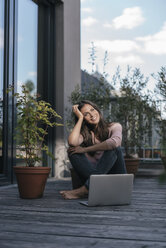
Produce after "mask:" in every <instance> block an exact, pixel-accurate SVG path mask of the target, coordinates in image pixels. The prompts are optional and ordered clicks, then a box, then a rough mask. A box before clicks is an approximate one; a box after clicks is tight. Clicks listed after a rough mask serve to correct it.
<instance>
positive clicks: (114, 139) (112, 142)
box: [68, 123, 122, 154]
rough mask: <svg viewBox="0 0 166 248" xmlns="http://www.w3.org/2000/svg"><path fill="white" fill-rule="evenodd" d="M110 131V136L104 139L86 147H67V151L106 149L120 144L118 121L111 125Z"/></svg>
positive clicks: (81, 151) (84, 151) (120, 131)
mask: <svg viewBox="0 0 166 248" xmlns="http://www.w3.org/2000/svg"><path fill="white" fill-rule="evenodd" d="M111 132H112V135H111V137H110V138H108V139H107V140H106V141H103V142H101V143H98V144H95V145H92V146H88V147H80V146H77V147H73V148H69V150H68V152H69V153H71V154H74V153H86V152H96V151H106V150H112V149H114V148H116V147H118V146H121V141H122V126H121V125H120V124H119V123H115V124H113V126H112V127H111Z"/></svg>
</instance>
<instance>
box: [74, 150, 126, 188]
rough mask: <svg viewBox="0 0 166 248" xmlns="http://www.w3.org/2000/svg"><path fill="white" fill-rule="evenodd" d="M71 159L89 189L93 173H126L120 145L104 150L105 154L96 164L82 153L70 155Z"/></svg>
mask: <svg viewBox="0 0 166 248" xmlns="http://www.w3.org/2000/svg"><path fill="white" fill-rule="evenodd" d="M69 159H70V162H71V164H72V166H73V168H74V169H75V171H76V172H77V174H78V175H79V177H80V179H81V181H82V183H83V184H84V185H85V186H86V188H87V189H88V188H89V178H90V176H91V175H97V174H125V173H126V166H125V162H124V157H123V153H122V150H121V148H120V147H118V148H115V149H113V150H108V151H104V154H103V156H102V157H101V159H100V160H99V162H98V163H97V165H96V166H94V165H93V164H92V163H91V162H90V161H89V160H88V159H87V157H86V156H85V154H82V153H81V154H80V153H79V154H78V153H75V154H73V155H69Z"/></svg>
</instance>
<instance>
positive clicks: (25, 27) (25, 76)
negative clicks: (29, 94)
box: [17, 0, 38, 92]
mask: <svg viewBox="0 0 166 248" xmlns="http://www.w3.org/2000/svg"><path fill="white" fill-rule="evenodd" d="M37 20H38V6H37V4H35V3H34V2H33V1H31V0H19V1H18V64H17V79H18V80H17V92H20V90H21V89H20V86H21V84H23V83H25V82H27V81H29V80H30V81H32V82H33V83H34V86H35V89H36V88H37V26H38V21H37Z"/></svg>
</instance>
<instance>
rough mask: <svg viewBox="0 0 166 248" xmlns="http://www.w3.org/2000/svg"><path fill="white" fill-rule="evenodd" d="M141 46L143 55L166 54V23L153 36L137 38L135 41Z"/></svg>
mask: <svg viewBox="0 0 166 248" xmlns="http://www.w3.org/2000/svg"><path fill="white" fill-rule="evenodd" d="M135 40H136V41H137V42H138V43H139V42H140V45H142V52H143V53H151V54H155V55H162V54H166V22H165V23H164V25H163V27H162V28H161V30H160V31H159V32H157V33H156V34H154V35H148V36H144V37H137V38H136V39H135Z"/></svg>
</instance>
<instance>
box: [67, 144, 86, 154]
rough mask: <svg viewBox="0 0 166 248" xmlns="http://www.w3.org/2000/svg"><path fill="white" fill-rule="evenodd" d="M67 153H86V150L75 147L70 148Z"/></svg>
mask: <svg viewBox="0 0 166 248" xmlns="http://www.w3.org/2000/svg"><path fill="white" fill-rule="evenodd" d="M67 151H68V153H69V154H70V155H72V154H75V153H85V148H84V147H81V146H73V147H69V148H68V150H67Z"/></svg>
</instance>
